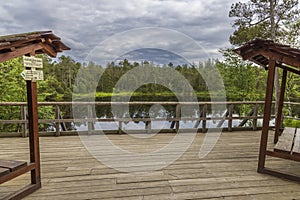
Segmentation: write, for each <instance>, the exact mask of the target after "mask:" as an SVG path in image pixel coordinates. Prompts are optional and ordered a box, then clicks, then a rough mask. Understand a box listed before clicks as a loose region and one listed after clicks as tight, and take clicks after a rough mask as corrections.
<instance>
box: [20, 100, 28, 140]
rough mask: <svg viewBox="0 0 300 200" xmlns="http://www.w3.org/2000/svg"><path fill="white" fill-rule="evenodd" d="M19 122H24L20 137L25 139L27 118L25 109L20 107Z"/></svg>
mask: <svg viewBox="0 0 300 200" xmlns="http://www.w3.org/2000/svg"><path fill="white" fill-rule="evenodd" d="M21 120H25V121H24V122H23V123H22V137H27V117H26V107H25V106H21Z"/></svg>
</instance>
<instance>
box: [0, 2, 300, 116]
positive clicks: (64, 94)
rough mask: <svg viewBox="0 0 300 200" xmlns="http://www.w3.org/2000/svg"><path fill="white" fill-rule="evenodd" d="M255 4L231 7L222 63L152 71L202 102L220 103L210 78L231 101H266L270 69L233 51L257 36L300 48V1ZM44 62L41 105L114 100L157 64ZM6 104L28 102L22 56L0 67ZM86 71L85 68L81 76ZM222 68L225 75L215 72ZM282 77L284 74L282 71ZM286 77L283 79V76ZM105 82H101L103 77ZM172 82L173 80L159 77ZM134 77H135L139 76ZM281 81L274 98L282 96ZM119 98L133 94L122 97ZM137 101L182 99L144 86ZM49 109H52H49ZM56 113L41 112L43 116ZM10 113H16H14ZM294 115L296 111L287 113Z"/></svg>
mask: <svg viewBox="0 0 300 200" xmlns="http://www.w3.org/2000/svg"><path fill="white" fill-rule="evenodd" d="M270 2H272V1H264V0H259V1H257V0H250V1H248V2H244V3H241V2H238V3H234V4H232V6H231V9H230V12H229V17H230V18H232V19H233V24H232V26H233V28H234V32H233V33H232V35H230V37H229V41H230V43H231V45H232V46H231V47H227V48H226V47H225V48H223V49H220V50H219V51H220V53H221V54H222V56H223V57H222V59H209V58H208V59H207V60H205V61H201V62H198V63H186V64H181V65H174V64H173V63H172V60H170V61H169V62H167V63H165V64H163V65H154V66H152V67H154V68H159V69H165V68H171V69H173V70H175V71H177V72H178V73H180V74H181V75H182V76H184V77H185V79H186V80H187V81H188V82H189V84H190V85H191V86H192V88H193V91H194V92H195V94H196V95H197V98H198V101H209V100H210V98H211V97H214V99H218V95H220V94H219V93H218V91H208V88H207V84H206V82H205V80H204V77H205V78H208V79H209V80H210V81H212V82H214V81H216V82H217V80H219V79H222V80H223V82H224V86H225V91H226V100H227V101H257V100H263V99H264V96H265V86H266V75H267V72H266V70H265V69H264V68H263V67H261V66H258V65H255V64H253V63H251V62H246V61H243V60H242V59H241V58H239V57H238V56H237V55H236V54H235V53H234V52H233V51H232V50H233V49H234V48H236V47H238V46H240V45H242V44H244V43H245V42H248V41H251V40H253V39H255V38H264V39H272V40H274V41H275V42H279V43H284V44H289V45H291V46H293V47H299V33H300V20H299V19H300V10H299V9H298V4H299V2H298V0H284V1H276V2H275V4H270ZM39 56H40V57H42V58H43V72H44V80H43V81H39V82H38V101H49V102H53V101H72V100H80V99H84V98H85V96H87V95H90V94H93V95H94V96H95V99H96V101H110V99H111V96H112V94H113V93H115V92H116V91H115V86H116V84H117V83H118V81H119V80H120V79H121V77H122V76H123V75H124V74H126V73H127V72H129V71H130V70H131V69H134V68H136V67H141V66H145V65H149V64H151V63H150V61H147V60H145V61H143V62H134V61H133V62H131V61H129V60H127V59H124V60H122V61H119V62H116V61H111V62H110V63H107V65H106V66H101V65H98V64H97V63H93V62H89V63H84V62H79V61H76V60H75V58H72V57H71V56H66V55H62V56H60V57H59V58H57V59H55V60H53V59H51V58H50V57H47V56H45V55H39ZM0 68H1V70H0V88H1V95H0V102H24V101H26V99H25V98H26V95H25V92H26V87H25V81H24V80H23V79H22V77H21V75H20V73H21V72H22V71H23V70H24V67H23V63H22V58H16V59H13V60H10V61H7V62H5V63H0ZM80 69H84V73H81V75H80V77H78V72H79V70H80ZM215 69H217V70H218V72H219V74H220V76H221V77H219V76H217V75H216V74H215ZM277 73H282V72H281V71H280V70H279V71H278V72H277ZM278 77H280V76H278ZM99 78H100V79H99ZM159 78H161V79H167V78H168V77H159ZM133 79H134V78H133ZM287 80H288V81H287V86H286V95H285V100H286V101H292V102H298V101H299V99H300V91H299V87H300V77H299V76H296V75H295V74H291V73H289V74H288V78H287ZM279 83H280V80H279V79H277V80H276V84H275V86H276V87H277V89H276V92H274V97H275V99H276V96H277V95H278V88H279V87H278V86H279ZM119 95H128V94H126V93H121V94H119ZM131 99H132V100H135V101H136V100H137V101H139V100H143V101H176V97H175V94H174V93H173V92H172V91H170V89H168V88H167V87H165V86H162V85H159V84H146V85H142V86H140V87H139V88H138V89H137V90H136V91H135V92H134V93H133V94H132V98H131ZM45 109H46V108H45ZM51 112H52V111H51V110H44V111H41V113H42V115H47V113H51ZM8 113H10V114H8ZM11 113H14V112H13V111H12V110H5V108H3V107H2V108H1V114H0V115H1V116H0V118H1V119H6V118H7V119H8V118H9V117H11V115H12V114H11ZM286 114H288V115H290V114H291V111H289V110H287V111H286Z"/></svg>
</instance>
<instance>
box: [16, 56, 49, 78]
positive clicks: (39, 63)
mask: <svg viewBox="0 0 300 200" xmlns="http://www.w3.org/2000/svg"><path fill="white" fill-rule="evenodd" d="M23 63H24V67H25V68H30V69H25V70H23V71H22V73H21V76H22V77H23V78H24V79H25V80H26V81H33V82H35V81H40V80H44V73H43V71H42V70H36V68H40V69H42V68H43V59H42V58H35V57H28V56H23Z"/></svg>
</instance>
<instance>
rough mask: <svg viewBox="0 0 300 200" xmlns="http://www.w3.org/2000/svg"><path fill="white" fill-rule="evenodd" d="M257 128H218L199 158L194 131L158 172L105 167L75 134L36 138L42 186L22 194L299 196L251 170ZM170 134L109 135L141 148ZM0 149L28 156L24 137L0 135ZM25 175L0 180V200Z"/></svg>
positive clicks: (296, 187)
mask: <svg viewBox="0 0 300 200" xmlns="http://www.w3.org/2000/svg"><path fill="white" fill-rule="evenodd" d="M260 133H261V132H260V131H255V132H253V131H248V132H225V133H222V135H221V137H220V139H219V141H218V143H217V145H216V146H215V148H214V149H213V151H212V152H211V153H210V154H209V155H208V156H207V157H205V158H204V159H199V158H198V154H199V149H200V146H201V143H202V141H203V138H204V134H201V133H200V134H198V135H197V137H196V139H195V141H194V143H193V144H192V145H191V147H190V148H189V149H188V151H186V152H185V153H184V154H183V156H181V157H180V158H179V159H178V160H177V161H176V162H174V163H173V164H171V165H169V166H168V167H166V168H164V169H162V170H159V171H153V172H135V173H125V172H118V171H117V170H115V169H112V168H108V167H106V166H105V165H103V164H102V163H100V162H99V161H97V160H96V159H95V158H93V157H92V156H91V155H90V154H89V152H88V151H87V150H86V149H85V148H84V146H83V144H82V143H81V140H80V138H79V137H78V136H64V137H41V138H40V144H41V164H42V166H41V167H42V168H41V169H42V188H41V189H39V190H38V191H36V192H34V193H33V194H32V195H30V196H28V197H27V198H26V199H30V200H31V199H36V200H41V199H56V200H58V199H130V200H134V199H151V200H152V199H159V200H162V199H239V200H240V199H300V184H299V183H295V182H291V181H287V180H283V179H279V178H275V177H272V176H269V175H264V174H259V173H257V172H256V167H257V160H258V147H259V139H260ZM272 135H273V134H272ZM173 136H174V134H158V135H156V136H155V137H153V138H151V139H150V140H149V139H143V140H142V139H136V138H132V137H130V136H128V135H109V138H110V139H111V140H112V141H113V142H114V143H115V144H118V145H119V146H122V148H126V149H128V150H131V151H137V152H141V151H143V152H145V151H148V150H153V149H156V148H159V147H162V146H164V145H165V144H167V143H169V141H170V140H171V139H172V137H173ZM269 141H272V140H269ZM0 149H1V152H0V158H1V159H14V160H24V161H28V138H1V143H0ZM103 150H104V151H105V148H104V149H103ZM139 164H140V163H139ZM299 164H300V163H297V162H292V161H288V160H280V159H276V158H269V159H267V166H272V168H277V169H285V170H288V171H291V172H294V173H296V174H298V175H299V174H300V165H299ZM120 165H122V163H120ZM130 165H136V163H130V162H129V163H128V162H124V167H130ZM28 177H29V175H23V176H21V177H19V178H17V179H15V180H12V181H10V182H8V183H5V184H2V185H1V186H0V199H1V197H3V196H4V195H5V194H7V193H9V192H10V191H14V190H16V188H19V187H20V185H23V184H26V183H28Z"/></svg>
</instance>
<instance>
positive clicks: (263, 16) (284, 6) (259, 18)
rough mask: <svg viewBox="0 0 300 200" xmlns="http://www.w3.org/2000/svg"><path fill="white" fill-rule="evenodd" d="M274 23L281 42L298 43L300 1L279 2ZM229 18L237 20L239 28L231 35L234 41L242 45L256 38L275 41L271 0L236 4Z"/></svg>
mask: <svg viewBox="0 0 300 200" xmlns="http://www.w3.org/2000/svg"><path fill="white" fill-rule="evenodd" d="M275 2H276V3H275V9H274V14H275V15H274V21H275V35H276V39H277V41H280V42H288V43H294V44H295V43H296V42H297V37H298V36H299V23H300V22H299V18H300V10H299V9H298V5H299V2H298V0H277V1H275ZM229 17H232V18H234V22H233V27H234V28H236V30H235V31H234V33H233V34H232V35H231V36H230V42H231V44H234V45H241V44H243V43H245V42H248V41H250V40H252V39H254V38H257V37H260V38H264V39H270V38H271V20H270V0H249V1H247V2H243V3H242V2H238V3H234V4H232V6H231V10H230V12H229Z"/></svg>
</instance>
